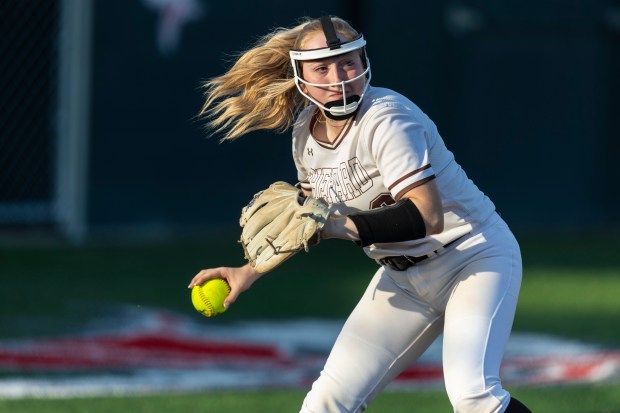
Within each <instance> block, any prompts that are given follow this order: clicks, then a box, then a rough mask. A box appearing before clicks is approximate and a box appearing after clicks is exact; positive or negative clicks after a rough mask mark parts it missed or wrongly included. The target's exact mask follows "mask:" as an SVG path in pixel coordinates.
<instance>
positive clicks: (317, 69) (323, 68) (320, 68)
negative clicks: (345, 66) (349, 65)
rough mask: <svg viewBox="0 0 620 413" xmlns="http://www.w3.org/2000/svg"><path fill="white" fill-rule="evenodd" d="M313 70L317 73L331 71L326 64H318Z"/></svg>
mask: <svg viewBox="0 0 620 413" xmlns="http://www.w3.org/2000/svg"><path fill="white" fill-rule="evenodd" d="M312 70H314V71H315V72H317V73H327V72H328V71H329V69H328V68H327V66H326V65H317V66H315V67H314V68H313V69H312Z"/></svg>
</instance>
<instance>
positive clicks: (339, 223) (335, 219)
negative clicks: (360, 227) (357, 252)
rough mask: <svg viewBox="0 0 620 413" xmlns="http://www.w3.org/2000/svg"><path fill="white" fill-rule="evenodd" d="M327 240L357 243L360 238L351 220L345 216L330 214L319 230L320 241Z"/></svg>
mask: <svg viewBox="0 0 620 413" xmlns="http://www.w3.org/2000/svg"><path fill="white" fill-rule="evenodd" d="M329 238H339V239H345V240H351V241H357V240H359V239H360V236H359V233H358V232H357V227H356V226H355V223H354V222H353V220H352V219H351V218H349V217H347V216H345V215H335V214H330V215H329V216H328V217H327V221H326V222H325V225H324V226H323V229H322V230H321V239H329Z"/></svg>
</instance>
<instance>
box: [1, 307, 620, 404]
mask: <svg viewBox="0 0 620 413" xmlns="http://www.w3.org/2000/svg"><path fill="white" fill-rule="evenodd" d="M342 322H343V321H341V320H314V319H310V320H291V321H277V322H276V321H264V322H256V321H254V322H247V323H240V322H236V323H222V322H216V321H214V320H207V319H204V318H203V317H201V316H199V315H197V316H196V317H189V316H183V315H178V314H171V313H168V312H164V311H156V310H152V309H150V310H147V309H142V308H124V309H120V310H119V309H116V310H115V311H113V312H111V313H109V314H108V315H107V316H105V317H97V318H94V319H92V320H91V321H90V322H88V323H86V325H85V326H84V327H83V328H82V329H81V331H80V333H79V334H75V335H69V336H63V337H50V338H36V339H19V340H2V341H0V373H2V378H0V398H20V397H77V396H91V395H93V396H94V395H107V394H140V393H152V392H160V391H196V390H205V391H206V390H210V389H223V388H227V389H244V388H246V389H247V388H252V389H255V388H264V387H267V388H276V387H281V388H290V387H298V388H308V386H309V385H310V384H311V383H312V381H313V380H314V379H315V378H316V377H317V376H318V374H319V372H320V370H321V368H322V366H323V363H324V362H325V359H326V358H327V355H328V353H329V350H330V348H331V345H332V343H333V342H334V340H335V338H336V336H337V334H338V331H339V329H340V327H341V325H342ZM502 376H503V380H504V381H505V383H506V384H511V385H541V384H545V385H548V384H557V383H571V382H572V383H575V382H594V381H604V380H611V379H617V378H620V351H618V350H610V349H605V348H603V347H600V346H596V345H592V344H586V343H582V342H578V341H569V340H563V339H559V338H555V337H550V336H544V335H535V334H522V333H519V332H514V333H513V336H512V337H511V340H510V342H509V344H508V349H507V352H506V356H505V358H504V363H503V367H502ZM442 384H443V373H442V366H441V342H440V340H438V341H437V342H436V343H435V344H433V345H432V346H431V347H430V348H429V349H428V351H427V352H426V353H425V354H424V355H423V356H422V357H421V358H420V360H419V361H418V362H417V363H415V364H414V365H412V366H411V367H410V368H408V369H407V370H405V371H404V372H403V373H402V374H401V375H400V376H399V377H398V378H397V379H396V380H395V381H394V383H393V384H392V385H391V386H390V388H393V389H397V388H399V389H401V388H417V387H432V386H441V385H442Z"/></svg>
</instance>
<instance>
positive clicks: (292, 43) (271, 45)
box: [198, 17, 358, 141]
mask: <svg viewBox="0 0 620 413" xmlns="http://www.w3.org/2000/svg"><path fill="white" fill-rule="evenodd" d="M332 22H333V23H334V27H335V28H336V31H337V32H338V33H339V34H340V35H342V36H343V37H345V39H347V40H352V39H353V38H355V37H356V36H357V34H358V33H357V32H356V31H355V30H354V29H353V28H352V27H351V26H350V25H349V24H348V23H347V22H346V21H344V20H342V19H340V18H338V17H332ZM317 31H322V28H321V23H320V20H318V19H310V18H307V17H306V18H303V19H301V23H300V24H298V25H297V26H295V27H293V28H278V29H275V30H273V31H272V32H271V33H269V34H267V35H265V36H263V37H262V38H260V39H259V41H258V42H257V43H256V44H255V45H254V46H253V47H252V48H250V49H249V50H247V51H245V52H242V53H240V54H239V55H238V58H237V61H236V62H235V64H234V65H233V66H232V67H231V68H230V69H229V70H228V71H227V72H226V73H224V74H223V75H220V76H217V77H214V78H212V79H210V80H207V81H206V82H204V83H203V84H202V88H203V90H204V95H205V102H204V104H203V106H202V109H201V110H200V112H199V114H198V117H199V118H202V119H206V120H207V126H208V127H209V128H212V129H214V130H215V132H224V137H223V138H222V140H223V141H225V140H234V139H236V138H238V137H240V136H242V135H244V134H246V133H249V132H252V131H255V130H261V129H262V130H264V129H267V130H274V131H276V132H278V133H283V132H285V131H286V130H288V129H289V128H290V127H291V126H292V125H293V122H294V121H295V118H296V116H297V115H298V114H299V112H300V111H301V110H302V109H303V108H305V107H306V106H307V105H308V103H309V102H308V101H307V100H306V98H304V97H303V96H302V95H301V94H300V93H298V91H297V87H296V85H295V80H294V76H293V69H292V66H291V60H290V57H289V51H290V50H291V49H301V48H302V46H303V42H304V41H305V39H306V38H307V37H308V36H309V35H310V34H311V33H315V32H317Z"/></svg>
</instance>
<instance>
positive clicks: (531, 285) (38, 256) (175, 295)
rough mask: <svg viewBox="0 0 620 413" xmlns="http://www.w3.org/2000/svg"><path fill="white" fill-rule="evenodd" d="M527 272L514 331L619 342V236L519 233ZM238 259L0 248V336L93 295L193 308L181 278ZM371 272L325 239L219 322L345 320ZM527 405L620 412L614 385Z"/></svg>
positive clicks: (230, 252)
mask: <svg viewBox="0 0 620 413" xmlns="http://www.w3.org/2000/svg"><path fill="white" fill-rule="evenodd" d="M519 239H520V241H521V245H522V251H523V257H524V268H525V273H524V281H523V287H522V292H521V298H520V302H519V307H518V310H517V317H516V321H515V326H514V330H515V331H524V332H525V331H527V332H542V333H550V334H554V335H558V336H563V337H567V338H575V339H580V340H584V341H587V342H593V343H602V344H606V345H609V346H612V347H615V348H618V347H620V330H619V329H618V328H617V326H618V325H620V300H619V299H618V296H619V295H620V254H618V246H620V236H618V235H605V236H600V235H599V236H593V235H589V236H577V235H568V236H558V235H557V234H554V235H552V236H526V235H523V236H521V237H519ZM242 262H243V256H242V252H241V249H240V246H239V245H238V244H236V242H235V239H234V236H231V235H227V234H220V235H213V236H211V237H209V239H199V240H196V239H194V240H181V241H177V242H174V243H172V242H165V243H164V242H157V243H156V242H151V243H118V242H115V243H111V242H105V243H96V244H89V245H86V246H80V247H73V246H69V245H57V244H53V245H51V246H50V245H47V246H43V245H42V246H32V245H30V246H8V245H5V246H3V247H1V248H0V274H1V276H2V288H0V338H2V339H6V338H16V337H33V336H37V335H41V336H43V335H49V334H58V333H62V332H63V330H64V329H68V330H70V329H71V328H72V326H75V325H79V322H80V319H81V317H83V316H84V315H83V314H81V313H80V310H79V309H80V308H86V307H87V306H92V305H93V304H96V303H102V304H106V303H107V304H125V305H127V304H129V305H135V306H150V307H159V308H166V309H170V310H173V311H178V312H184V313H188V314H193V312H194V310H193V309H192V308H191V304H190V301H189V290H187V288H186V286H187V283H188V282H189V280H190V279H191V278H192V276H193V275H194V274H195V273H196V272H197V271H198V270H200V269H201V268H207V267H211V266H218V265H235V264H241V263H242ZM373 272H374V263H373V262H371V261H370V260H368V259H366V258H365V256H364V255H363V253H362V252H361V251H360V250H359V249H358V248H357V247H355V246H354V245H353V244H352V243H349V242H345V241H328V242H323V243H321V244H320V245H318V246H317V247H315V248H313V249H311V250H310V252H309V253H307V254H305V253H302V254H300V255H299V256H297V257H295V258H294V259H292V260H290V261H288V262H286V263H285V264H284V265H283V266H282V267H280V268H278V269H277V270H275V271H274V272H273V273H271V274H269V275H268V276H267V277H265V278H264V279H262V280H260V281H259V282H258V283H257V284H256V285H255V286H254V287H253V288H252V289H251V290H249V291H247V292H246V293H244V294H243V295H242V296H241V297H240V299H239V301H238V302H237V303H236V304H234V306H233V307H231V309H230V310H229V311H228V312H227V313H225V314H223V315H222V316H220V318H219V319H218V322H223V323H225V322H226V321H227V320H241V319H264V318H270V319H290V318H296V317H329V318H334V317H336V318H344V317H345V316H346V315H347V314H348V312H349V311H350V310H351V308H352V307H353V305H354V304H355V302H356V300H357V297H358V296H359V295H360V294H361V292H362V291H363V290H364V288H365V285H366V283H367V282H368V280H369V279H370V277H371V275H372V274H373ZM512 390H514V394H515V395H516V396H517V397H519V398H520V399H523V400H524V401H527V404H528V405H530V407H531V408H532V409H533V411H534V412H548V413H554V412H557V413H571V412H574V413H577V412H579V413H588V412H592V413H594V412H597V413H606V412H620V383H618V382H614V383H603V384H583V385H571V386H556V387H536V388H517V389H512ZM303 395H304V391H302V390H270V391H256V392H253V391H244V392H211V393H204V394H168V395H158V396H132V397H109V398H83V399H61V400H42V399H27V400H0V413H4V412H7V413H8V412H11V413H34V412H37V413H38V412H49V413H55V412H63V413H71V412H93V413H96V412H104V411H105V412H111V411H113V412H136V413H140V412H154V413H155V412H157V413H160V412H162V413H163V412H169V413H177V412H178V413H181V412H187V411H197V412H201V411H203V412H226V413H248V412H270V413H279V412H282V413H284V412H295V411H298V410H299V405H300V402H301V400H302V399H303ZM367 411H368V412H370V413H373V412H376V413H379V412H391V413H398V412H418V413H424V412H429V413H430V412H441V411H445V412H448V411H451V408H450V405H449V403H448V401H447V398H446V396H445V394H444V392H443V391H430V390H429V391H415V392H386V393H384V394H382V395H381V396H380V397H379V398H378V399H377V400H376V401H375V402H374V403H373V404H372V405H371V406H370V408H369V409H368V410H367Z"/></svg>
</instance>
